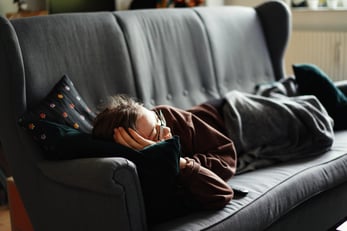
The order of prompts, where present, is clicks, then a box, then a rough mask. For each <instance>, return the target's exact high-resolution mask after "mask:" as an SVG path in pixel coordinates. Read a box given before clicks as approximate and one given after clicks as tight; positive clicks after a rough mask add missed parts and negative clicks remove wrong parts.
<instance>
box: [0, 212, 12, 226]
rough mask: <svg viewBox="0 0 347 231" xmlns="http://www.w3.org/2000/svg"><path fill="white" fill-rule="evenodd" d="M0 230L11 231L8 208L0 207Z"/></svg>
mask: <svg viewBox="0 0 347 231" xmlns="http://www.w3.org/2000/svg"><path fill="white" fill-rule="evenodd" d="M0 230H1V231H11V222H10V213H9V209H8V206H0Z"/></svg>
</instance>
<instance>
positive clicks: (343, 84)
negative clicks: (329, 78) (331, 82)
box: [335, 80, 347, 96]
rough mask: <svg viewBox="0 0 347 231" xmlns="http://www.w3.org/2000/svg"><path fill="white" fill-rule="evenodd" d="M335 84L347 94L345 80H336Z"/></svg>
mask: <svg viewBox="0 0 347 231" xmlns="http://www.w3.org/2000/svg"><path fill="white" fill-rule="evenodd" d="M335 85H336V86H337V87H338V88H339V89H340V90H341V91H342V92H343V93H344V94H345V95H346V96H347V80H342V81H337V82H335Z"/></svg>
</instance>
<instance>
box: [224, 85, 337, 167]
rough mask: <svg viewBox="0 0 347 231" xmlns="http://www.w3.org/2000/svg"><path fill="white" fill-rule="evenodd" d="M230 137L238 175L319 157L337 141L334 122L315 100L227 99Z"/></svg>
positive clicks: (241, 95) (237, 95) (235, 95)
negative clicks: (302, 158) (280, 163)
mask: <svg viewBox="0 0 347 231" xmlns="http://www.w3.org/2000/svg"><path fill="white" fill-rule="evenodd" d="M225 98H226V100H227V102H228V103H226V104H225V106H224V108H223V110H224V117H225V123H226V127H227V129H228V135H229V136H230V138H231V139H232V140H233V141H234V143H235V147H236V149H237V151H238V173H241V172H245V171H250V170H253V169H256V168H259V167H264V166H267V165H270V164H273V163H275V162H280V161H281V162H282V161H287V160H291V159H296V158H301V157H307V156H312V155H318V154H321V153H323V152H325V151H327V150H328V149H329V148H330V147H331V145H332V143H333V140H334V132H333V121H332V119H331V118H330V117H329V115H328V114H327V112H326V110H325V109H324V107H323V106H322V105H321V103H320V102H319V101H318V99H317V98H316V97H315V96H295V97H288V96H285V95H282V94H270V95H268V96H267V97H265V96H260V95H252V94H246V93H242V92H239V91H231V92H229V93H227V94H226V96H225Z"/></svg>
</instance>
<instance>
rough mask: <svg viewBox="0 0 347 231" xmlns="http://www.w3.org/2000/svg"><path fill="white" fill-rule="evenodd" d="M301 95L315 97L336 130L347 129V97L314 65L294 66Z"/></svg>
mask: <svg viewBox="0 0 347 231" xmlns="http://www.w3.org/2000/svg"><path fill="white" fill-rule="evenodd" d="M293 70H294V75H295V79H296V82H297V84H298V90H299V93H300V94H301V95H314V96H316V97H317V98H318V99H319V101H320V102H321V103H322V104H323V105H324V107H325V108H326V109H327V112H328V114H329V115H330V116H331V117H332V118H333V119H334V129H335V130H341V129H347V97H346V96H345V95H344V93H343V92H342V91H341V90H340V89H339V88H337V87H336V86H335V84H334V82H333V81H332V80H331V79H330V78H329V76H328V75H327V74H326V73H324V72H323V71H322V70H321V69H320V68H319V67H317V66H316V65H313V64H295V65H293Z"/></svg>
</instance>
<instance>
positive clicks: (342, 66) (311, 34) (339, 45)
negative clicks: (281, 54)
mask: <svg viewBox="0 0 347 231" xmlns="http://www.w3.org/2000/svg"><path fill="white" fill-rule="evenodd" d="M285 63H286V72H287V73H288V74H291V75H292V74H293V70H292V67H291V65H292V64H295V63H312V64H315V65H317V66H318V67H320V68H321V69H322V70H323V71H324V72H325V73H327V74H328V75H329V76H330V77H331V78H332V79H333V80H335V81H338V80H346V79H347V32H320V31H293V33H292V36H291V39H290V42H289V46H288V49H287V53H286V56H285Z"/></svg>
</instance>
